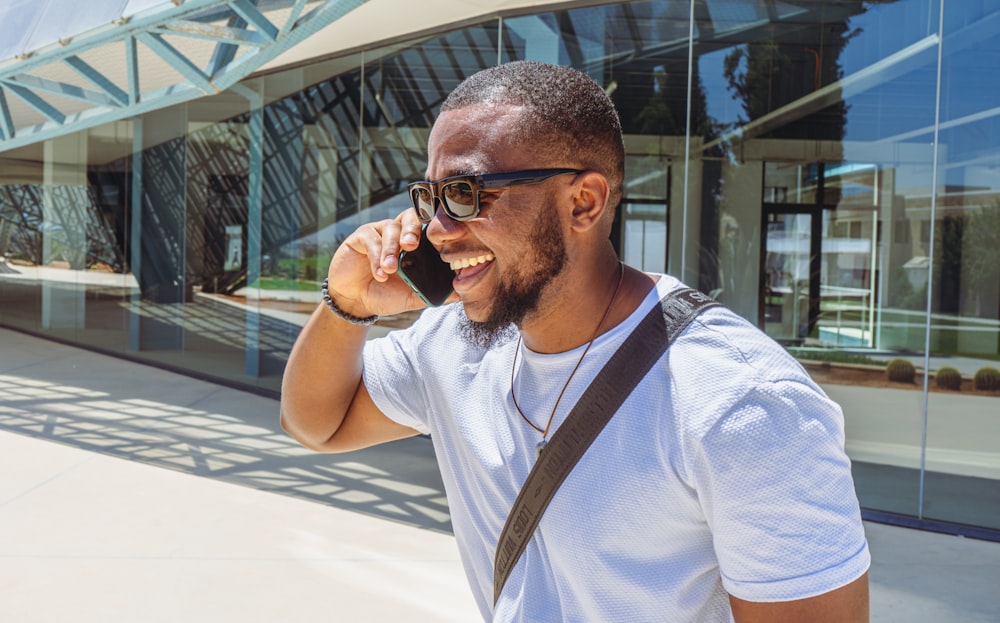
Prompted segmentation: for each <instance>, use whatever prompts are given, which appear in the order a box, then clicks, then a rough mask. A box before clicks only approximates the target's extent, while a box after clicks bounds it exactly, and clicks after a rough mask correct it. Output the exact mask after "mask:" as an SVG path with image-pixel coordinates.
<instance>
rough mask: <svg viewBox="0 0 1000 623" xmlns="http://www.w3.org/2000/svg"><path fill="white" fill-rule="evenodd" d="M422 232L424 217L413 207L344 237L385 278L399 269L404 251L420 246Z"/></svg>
mask: <svg viewBox="0 0 1000 623" xmlns="http://www.w3.org/2000/svg"><path fill="white" fill-rule="evenodd" d="M420 235H421V224H420V219H419V218H418V217H417V213H416V210H413V209H412V208H411V209H409V210H405V211H403V212H402V213H400V214H399V215H398V216H397V217H396V218H395V219H391V220H390V219H387V220H383V221H378V222H375V223H368V224H366V225H362V226H361V227H359V228H358V229H357V230H355V232H354V233H353V234H351V235H350V236H349V237H348V238H347V240H345V241H344V246H346V247H349V248H350V249H352V250H353V251H354V252H355V253H357V254H360V255H363V256H365V257H366V258H367V260H368V264H369V270H370V271H371V275H372V277H373V278H374V279H375V280H376V281H379V282H385V281H386V280H387V279H388V278H389V275H391V274H393V273H395V272H396V271H397V270H398V269H399V254H400V252H401V251H403V250H406V251H412V250H414V249H416V248H417V246H418V244H419V243H420Z"/></svg>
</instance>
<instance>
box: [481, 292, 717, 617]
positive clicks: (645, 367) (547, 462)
mask: <svg viewBox="0 0 1000 623" xmlns="http://www.w3.org/2000/svg"><path fill="white" fill-rule="evenodd" d="M717 305H719V303H718V302H717V301H715V300H714V299H712V298H711V297H709V296H707V295H705V294H703V293H702V292H699V291H698V290H695V289H692V288H683V289H679V290H674V291H672V292H669V293H667V294H666V295H664V297H663V298H662V299H661V300H660V304H659V305H656V306H654V307H653V309H652V310H650V312H649V313H648V314H646V317H645V318H643V319H642V321H641V322H640V323H639V325H638V326H637V327H636V328H635V330H634V331H632V333H631V335H629V336H628V338H626V340H625V342H624V343H623V344H622V345H621V346H620V347H619V348H618V350H617V351H615V353H614V355H612V356H611V359H609V360H608V362H607V363H606V364H604V367H603V368H602V369H601V371H600V372H599V373H598V374H597V376H596V377H595V378H594V380H593V381H592V382H591V384H590V386H589V387H588V388H587V390H586V391H585V392H584V393H583V395H582V396H580V399H579V400H578V401H577V403H576V405H575V406H574V407H573V410H572V411H570V413H569V415H567V416H566V421H565V422H564V423H563V424H562V426H560V427H559V428H558V429H557V430H556V432H555V434H553V436H552V440H551V441H549V443H548V445H546V446H545V450H544V451H543V452H542V453H541V455H539V457H538V460H537V461H536V462H535V465H534V467H533V468H532V469H531V472H530V473H529V474H528V478H527V480H525V482H524V485H523V486H522V487H521V491H520V493H518V495H517V499H516V500H515V501H514V506H513V507H512V508H511V510H510V513H509V514H508V515H507V521H506V523H505V524H504V527H503V531H502V532H501V533H500V540H499V542H498V543H497V550H496V556H495V558H494V561H493V603H494V605H495V604H496V602H497V600H498V599H499V598H500V592H501V591H502V590H503V586H504V584H505V583H506V582H507V576H509V575H510V572H511V570H512V569H513V568H514V565H515V564H516V563H517V561H518V559H519V558H520V557H521V554H522V553H523V552H524V548H525V547H526V546H527V544H528V541H529V540H530V539H531V535H532V534H534V532H535V528H536V527H537V526H538V521H539V520H540V519H541V517H542V513H543V512H545V508H546V507H547V506H548V505H549V502H550V501H551V500H552V497H553V496H554V495H555V493H556V489H558V488H559V485H561V484H562V482H563V480H565V479H566V476H567V475H568V474H569V472H570V471H571V470H572V469H573V466H574V465H576V463H577V462H578V461H579V460H580V457H582V456H583V453H584V452H586V450H587V448H588V447H589V446H590V444H591V443H592V442H593V441H594V439H596V438H597V435H598V434H600V432H601V430H603V429H604V426H605V424H607V423H608V420H610V419H611V416H612V415H614V414H615V412H616V411H618V409H619V407H621V405H622V403H623V402H625V398H626V397H627V396H628V395H629V394H631V393H632V390H633V389H635V387H636V385H638V384H639V381H641V380H642V379H643V377H645V376H646V373H647V372H649V369H650V368H652V367H653V364H654V363H656V361H657V360H658V359H659V358H660V356H661V355H663V353H664V352H665V351H666V350H667V348H668V347H669V346H670V344H671V342H673V341H674V339H675V338H676V337H677V336H678V335H680V333H681V331H683V330H684V329H685V328H686V327H687V326H688V324H690V323H691V321H692V320H694V318H695V316H697V315H698V314H699V313H701V312H702V311H703V310H705V309H708V308H709V307H715V306H717Z"/></svg>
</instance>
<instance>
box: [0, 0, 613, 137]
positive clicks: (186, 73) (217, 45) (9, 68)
mask: <svg viewBox="0 0 1000 623" xmlns="http://www.w3.org/2000/svg"><path fill="white" fill-rule="evenodd" d="M604 3H606V2H598V1H593V0H591V1H587V0H584V1H579V0H577V1H574V2H565V1H564V2H551V0H550V1H545V0H422V1H421V2H413V1H409V0H402V1H401V0H171V1H169V2H164V1H163V0H128V1H127V2H125V3H124V5H125V6H124V8H121V5H120V4H116V5H115V6H116V7H118V8H117V9H116V11H115V12H114V13H111V14H102V17H101V19H105V20H107V21H106V22H105V23H101V24H99V25H97V26H93V22H94V19H95V18H93V17H91V18H90V21H89V22H83V23H82V24H83V25H84V26H87V25H88V24H89V26H88V28H89V29H87V30H85V31H83V32H79V33H74V32H66V30H65V29H66V28H67V27H68V26H64V27H63V28H62V30H58V29H54V28H53V29H51V31H52V34H51V35H50V36H49V39H51V40H50V41H45V40H44V39H43V40H41V41H39V40H38V39H39V38H38V37H34V39H33V41H35V42H36V43H38V44H39V46H38V47H36V48H35V49H19V50H14V53H15V55H14V56H11V57H9V58H6V59H3V60H0V152H4V151H7V150H11V149H14V148H17V147H22V146H25V145H31V144H36V143H40V142H42V141H45V140H48V139H51V138H55V137H57V136H61V135H65V134H70V133H73V132H77V131H80V130H84V129H88V128H93V127H96V126H99V125H104V124H108V123H111V122H114V121H119V120H122V119H127V118H130V117H134V116H137V115H141V114H143V113H147V112H150V111H153V110H156V109H160V108H164V107H167V106H172V105H175V104H179V103H182V102H186V101H190V100H194V99H200V98H204V97H206V96H211V95H215V94H218V93H220V92H222V91H225V90H226V89H230V88H232V87H233V86H234V85H236V84H237V83H238V82H239V81H241V80H244V79H246V78H248V77H252V76H255V75H260V74H269V73H273V72H277V71H280V70H282V69H286V68H290V67H295V66H301V65H305V64H308V63H311V62H315V61H317V60H320V59H328V58H333V57H337V56H340V55H344V54H348V53H350V52H352V51H356V50H360V49H371V48H372V47H377V46H380V45H385V44H388V43H392V42H397V41H402V40H404V39H410V38H414V37H419V36H420V35H422V34H431V33H434V32H440V31H441V30H443V29H448V28H457V27H460V26H462V25H465V24H471V23H475V22H479V21H482V20H483V19H489V18H494V17H501V16H509V15H518V14H523V13H527V12H530V11H533V10H534V11H537V10H538V8H539V7H542V6H544V7H548V8H550V9H557V8H561V7H566V6H574V7H578V6H585V5H593V4H604ZM25 6H28V5H25ZM31 6H34V5H31ZM41 6H42V8H39V9H38V12H39V15H38V17H37V19H38V20H42V19H44V18H45V17H46V14H52V13H53V12H55V11H58V9H59V8H60V7H66V6H69V7H72V6H75V5H73V4H72V3H70V4H67V3H66V2H65V1H64V0H49V1H48V3H45V4H44V5H41ZM12 10H13V9H12ZM105 13H106V12H105ZM3 52H8V53H10V50H9V49H7V50H0V54H2V53H3ZM240 92H242V91H240Z"/></svg>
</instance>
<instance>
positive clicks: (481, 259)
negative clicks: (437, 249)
mask: <svg viewBox="0 0 1000 623" xmlns="http://www.w3.org/2000/svg"><path fill="white" fill-rule="evenodd" d="M494 259H495V258H494V257H493V254H492V253H486V254H484V255H479V256H476V257H463V258H462V259H460V260H454V261H452V262H451V263H450V266H451V269H452V270H453V271H455V272H458V271H460V270H462V269H463V268H469V267H470V266H479V265H480V264H485V263H487V262H492V261H493V260H494Z"/></svg>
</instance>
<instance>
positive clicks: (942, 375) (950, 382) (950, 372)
mask: <svg viewBox="0 0 1000 623" xmlns="http://www.w3.org/2000/svg"><path fill="white" fill-rule="evenodd" d="M934 384H935V385H936V386H938V387H940V388H941V389H951V390H955V391H957V390H960V389H962V373H961V372H959V371H958V370H956V369H955V368H952V367H951V366H944V367H943V368H941V369H940V370H938V371H937V373H936V374H935V375H934Z"/></svg>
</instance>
